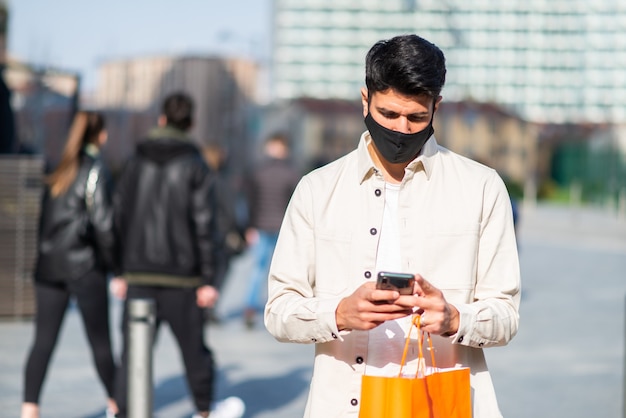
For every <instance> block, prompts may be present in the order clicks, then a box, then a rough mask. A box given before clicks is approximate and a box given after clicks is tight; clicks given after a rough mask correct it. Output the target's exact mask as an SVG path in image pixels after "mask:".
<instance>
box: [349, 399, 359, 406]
mask: <svg viewBox="0 0 626 418" xmlns="http://www.w3.org/2000/svg"><path fill="white" fill-rule="evenodd" d="M350 403H351V404H352V406H357V405H358V404H359V401H357V400H356V399H354V398H352V400H351V401H350Z"/></svg>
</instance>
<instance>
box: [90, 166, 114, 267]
mask: <svg viewBox="0 0 626 418" xmlns="http://www.w3.org/2000/svg"><path fill="white" fill-rule="evenodd" d="M92 169H93V170H95V171H96V175H97V177H96V178H95V179H88V180H87V181H88V182H89V181H93V180H95V187H94V189H93V194H91V195H88V196H87V197H86V198H87V199H88V200H91V201H90V202H87V213H88V216H89V222H90V224H91V227H92V230H93V234H94V238H95V239H94V241H95V245H96V248H97V251H98V254H99V256H100V258H101V259H102V261H103V262H104V263H105V266H106V268H107V269H108V270H109V271H111V272H113V273H114V274H115V275H117V274H119V272H120V268H119V263H118V257H117V239H116V234H115V228H114V224H113V219H114V217H113V199H112V191H113V190H112V179H111V175H110V173H109V171H108V170H107V169H106V167H104V166H103V165H102V163H101V162H99V161H96V162H95V163H94V167H93V168H92ZM88 187H89V186H88Z"/></svg>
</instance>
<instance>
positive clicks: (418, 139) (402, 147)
mask: <svg viewBox="0 0 626 418" xmlns="http://www.w3.org/2000/svg"><path fill="white" fill-rule="evenodd" d="M365 126H367V129H368V130H369V132H370V136H371V137H372V141H374V145H375V146H376V149H377V150H378V152H379V153H380V155H382V157H383V158H384V159H385V160H387V161H389V162H390V163H406V162H407V161H411V160H412V159H413V158H415V157H416V156H417V154H419V152H420V151H421V150H422V147H423V146H424V144H425V143H426V141H428V138H430V136H431V135H432V134H433V132H435V130H434V129H433V118H432V117H431V118H430V122H429V123H428V126H426V127H425V128H424V129H422V130H421V131H419V132H415V133H412V134H404V133H402V132H396V131H392V130H391V129H387V128H385V127H384V126H382V125H381V124H379V123H378V122H376V121H375V120H374V118H373V117H372V115H371V114H370V113H368V114H367V116H366V117H365Z"/></svg>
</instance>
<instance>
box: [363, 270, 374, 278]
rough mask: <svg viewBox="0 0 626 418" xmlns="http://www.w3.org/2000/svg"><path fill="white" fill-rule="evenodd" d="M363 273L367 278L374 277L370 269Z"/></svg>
mask: <svg viewBox="0 0 626 418" xmlns="http://www.w3.org/2000/svg"><path fill="white" fill-rule="evenodd" d="M363 275H364V276H365V278H366V279H369V278H370V277H372V272H371V271H369V270H368V271H366V272H365V273H363Z"/></svg>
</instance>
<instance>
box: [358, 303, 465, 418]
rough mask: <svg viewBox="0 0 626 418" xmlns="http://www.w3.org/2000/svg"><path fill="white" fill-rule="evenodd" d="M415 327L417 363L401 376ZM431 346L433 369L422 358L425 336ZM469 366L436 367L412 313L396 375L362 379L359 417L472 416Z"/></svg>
mask: <svg viewBox="0 0 626 418" xmlns="http://www.w3.org/2000/svg"><path fill="white" fill-rule="evenodd" d="M413 328H416V329H417V333H418V336H417V344H418V366H417V371H416V373H415V376H409V377H407V376H403V375H402V369H403V367H404V365H405V361H406V355H407V351H408V348H409V342H410V340H411V331H412V330H413ZM425 334H426V338H427V340H428V345H429V348H430V355H431V362H432V369H431V370H430V372H429V370H427V369H426V363H425V361H424V353H423V342H424V336H425ZM471 417H472V402H471V389H470V369H469V367H462V368H461V367H454V368H448V369H438V368H437V366H436V363H435V353H434V350H433V345H432V340H431V337H430V334H429V333H424V331H422V329H421V327H420V316H419V315H415V316H414V317H413V319H412V321H411V328H410V329H409V332H408V333H407V337H406V342H405V344H404V352H403V354H402V360H401V362H400V372H399V373H398V376H395V377H386V376H368V375H363V376H362V380H361V408H360V410H359V418H471Z"/></svg>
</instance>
